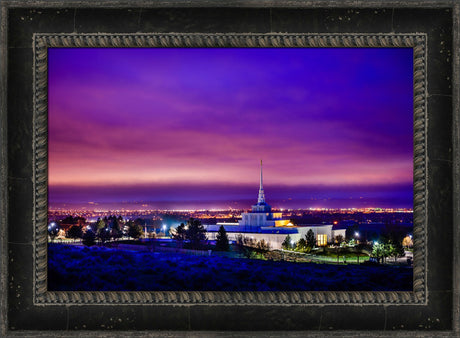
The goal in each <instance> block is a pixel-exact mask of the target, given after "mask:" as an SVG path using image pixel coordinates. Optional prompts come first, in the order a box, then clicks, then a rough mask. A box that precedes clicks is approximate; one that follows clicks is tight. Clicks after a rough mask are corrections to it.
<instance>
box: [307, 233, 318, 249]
mask: <svg viewBox="0 0 460 338" xmlns="http://www.w3.org/2000/svg"><path fill="white" fill-rule="evenodd" d="M305 239H306V241H307V247H310V248H314V247H315V244H316V240H315V233H314V232H313V230H312V229H310V230H308V232H307V234H306V235H305Z"/></svg>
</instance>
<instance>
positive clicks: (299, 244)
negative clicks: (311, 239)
mask: <svg viewBox="0 0 460 338" xmlns="http://www.w3.org/2000/svg"><path fill="white" fill-rule="evenodd" d="M295 249H296V250H297V251H301V252H304V251H306V249H307V241H306V240H305V239H304V238H301V239H299V241H298V242H297V245H296V248H295Z"/></svg>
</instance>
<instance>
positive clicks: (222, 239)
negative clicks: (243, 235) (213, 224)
mask: <svg viewBox="0 0 460 338" xmlns="http://www.w3.org/2000/svg"><path fill="white" fill-rule="evenodd" d="M216 240H217V241H216V250H217V251H228V249H229V248H230V245H229V243H228V236H227V231H225V228H224V226H223V225H221V226H220V228H219V231H218V233H217V237H216Z"/></svg>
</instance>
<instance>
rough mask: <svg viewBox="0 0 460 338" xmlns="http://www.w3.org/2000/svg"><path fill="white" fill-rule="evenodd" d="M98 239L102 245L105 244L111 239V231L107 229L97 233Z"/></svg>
mask: <svg viewBox="0 0 460 338" xmlns="http://www.w3.org/2000/svg"><path fill="white" fill-rule="evenodd" d="M97 238H99V239H100V241H101V242H102V243H105V242H106V241H108V240H109V239H110V229H109V228H107V227H105V228H101V229H99V230H98V231H97Z"/></svg>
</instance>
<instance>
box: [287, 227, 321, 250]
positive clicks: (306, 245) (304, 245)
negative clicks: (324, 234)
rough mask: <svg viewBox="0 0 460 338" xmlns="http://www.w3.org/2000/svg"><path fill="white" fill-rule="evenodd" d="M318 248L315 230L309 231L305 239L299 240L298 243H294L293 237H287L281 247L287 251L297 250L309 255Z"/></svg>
mask: <svg viewBox="0 0 460 338" xmlns="http://www.w3.org/2000/svg"><path fill="white" fill-rule="evenodd" d="M315 246H316V239H315V233H314V232H313V230H311V229H310V230H308V231H307V233H306V234H305V238H303V237H302V238H301V239H299V240H298V241H297V242H294V241H293V240H292V239H291V236H289V235H287V236H286V238H285V239H284V241H283V243H282V244H281V247H282V248H283V249H285V250H295V251H299V252H305V253H308V252H310V251H311V249H313V248H314V247H315Z"/></svg>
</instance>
